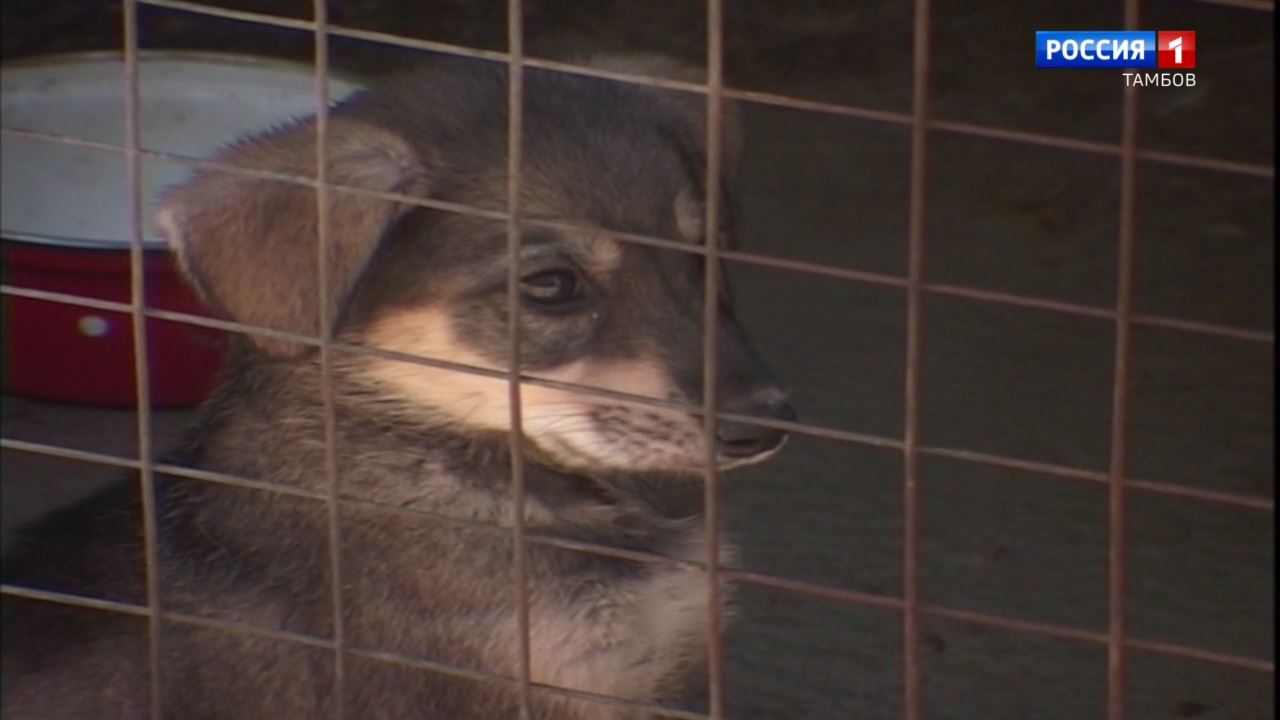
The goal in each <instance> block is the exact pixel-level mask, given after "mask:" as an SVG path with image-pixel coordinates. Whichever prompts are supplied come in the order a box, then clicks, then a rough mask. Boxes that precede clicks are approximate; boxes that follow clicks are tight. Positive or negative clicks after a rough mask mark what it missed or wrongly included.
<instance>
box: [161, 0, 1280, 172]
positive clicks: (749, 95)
mask: <svg viewBox="0 0 1280 720" xmlns="http://www.w3.org/2000/svg"><path fill="white" fill-rule="evenodd" d="M1198 1H1199V2H1215V1H1216V2H1217V3H1218V4H1230V5H1235V6H1237V7H1247V8H1250V9H1254V10H1263V11H1268V12H1269V11H1272V10H1273V9H1274V6H1273V4H1272V3H1266V2H1258V3H1251V2H1249V1H1248V0H1237V1H1236V2H1230V0H1198ZM139 4H143V5H150V6H153V7H160V8H169V9H172V10H181V11H185V12H190V13H194V14H199V15H208V16H212V17H220V18H223V19H227V20H239V21H244V22H252V23H256V24H261V25H270V26H275V27H281V28H288V29H293V30H304V31H308V32H317V31H318V30H319V28H318V26H317V25H316V23H314V22H312V21H310V20H297V19H292V18H285V17H280V16H277V15H268V14H264V13H256V12H251V11H245V10H232V9H228V8H220V7H215V6H212V5H206V4H203V3H197V2H185V1H183V0H139ZM324 30H325V32H327V33H328V34H329V35H333V36H335V37H345V38H350V39H353V40H365V41H371V42H377V43H382V44H385V45H392V46H396V47H403V48H407V49H415V50H424V51H428V52H436V53H442V54H448V55H457V56H462V57H471V58H476V59H481V60H491V61H495V62H503V63H508V64H510V63H512V62H517V63H518V64H520V65H521V66H524V67H532V68H541V69H545V70H555V71H559V72H565V73H571V74H577V75H584V76H590V77H599V78H604V79H609V80H616V81H619V82H626V83H631V84H636V85H647V86H651V87H658V88H666V89H671V90H681V91H686V92H694V93H706V92H707V86H706V85H704V84H699V83H690V82H682V81H679V80H672V79H670V78H663V77H658V76H653V75H643V74H635V73H622V72H613V71H604V70H597V69H594V68H589V67H584V66H581V65H576V64H573V63H566V62H559V61H554V60H542V59H538V58H533V57H529V56H528V55H522V56H521V57H519V58H515V59H513V58H512V57H511V56H510V55H508V54H507V53H505V52H502V51H498V50H482V49H477V48H470V47H466V46H463V45H455V44H452V43H442V42H433V41H429V40H419V39H416V38H409V37H404V36H400V35H394V34H391V33H382V32H375V31H370V30H360V29H358V28H349V27H344V26H340V25H332V24H326V25H325V27H324ZM723 95H724V97H725V98H730V99H734V100H745V101H749V102H755V103H759V104H762V105H772V106H777V107H786V108H791V109H796V110H811V111H815V112H822V113H826V114H832V115H843V116H847V117H857V118H862V119H866V120H874V121H879V122H888V123H894V124H898V125H910V124H911V123H912V122H913V118H912V116H911V114H910V113H906V112H895V111H890V110H880V109H875V108H863V107H857V106H852V105H842V104H839V103H825V102H820V101H812V100H805V99H802V98H796V97H791V96H787V95H778V94H774V93H765V92H755V91H747V90H739V89H734V88H729V87H726V88H724V90H723ZM927 126H928V127H929V129H931V130H940V131H944V132H953V133H959V134H964V135H975V136H982V137H988V138H993V139H1002V140H1008V141H1012V142H1020V143H1029V144H1035V145H1045V146H1050V147H1058V148H1063V149H1074V150H1083V151H1086V152H1093V153H1101V154H1106V155H1114V156H1117V157H1118V156H1119V155H1120V152H1121V148H1120V146H1119V145H1118V144H1111V143H1102V142H1092V141H1087V140H1078V139H1074V138H1068V137H1062V136H1056V135H1050V134H1042V133H1033V132H1024V131H1017V130H1008V129H1001V128H994V127H985V126H981V125H974V124H969V123H963V122H953V121H946V120H930V121H928V123H927ZM1138 157H1139V158H1140V159H1143V160H1151V161H1155V162H1161V163H1168V164H1175V165H1185V166H1188V167H1200V168H1204V169H1213V170H1220V171H1223V172H1234V173H1242V174H1248V175H1255V176H1258V177H1266V178H1274V177H1275V166H1274V165H1256V164H1250V163H1241V162H1235V161H1230V160H1221V159H1215V158H1204V157H1197V156H1193V155H1184V154H1180V153H1172V152H1166V151H1158V150H1157V151H1152V150H1139V151H1138Z"/></svg>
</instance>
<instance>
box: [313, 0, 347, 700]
mask: <svg viewBox="0 0 1280 720" xmlns="http://www.w3.org/2000/svg"><path fill="white" fill-rule="evenodd" d="M312 6H313V12H314V14H315V24H316V29H315V58H314V60H315V64H316V67H315V90H316V254H317V258H318V264H317V266H316V268H317V269H316V295H317V298H316V299H317V301H318V303H319V307H318V312H319V321H320V322H319V329H320V338H319V340H320V394H321V398H322V400H321V401H322V403H323V405H324V467H325V478H326V480H327V481H328V489H329V492H328V508H327V509H328V517H327V520H328V530H329V533H328V534H329V547H328V550H329V575H330V602H331V603H332V605H333V714H334V717H335V718H337V720H342V718H343V716H344V715H345V714H346V681H345V680H346V677H345V676H346V658H345V652H346V633H345V627H344V615H345V613H344V612H343V604H342V538H341V535H340V534H339V527H340V523H339V483H338V449H337V439H338V432H337V417H336V415H337V412H336V406H335V403H334V394H333V346H332V343H331V342H330V339H331V336H332V330H333V317H332V316H333V313H332V311H331V310H332V307H333V303H332V302H331V301H330V298H331V297H332V293H333V288H332V284H333V278H331V277H330V275H329V255H330V253H329V247H330V242H331V238H330V237H329V36H328V7H327V4H326V1H325V0H315V1H314V2H313V3H312Z"/></svg>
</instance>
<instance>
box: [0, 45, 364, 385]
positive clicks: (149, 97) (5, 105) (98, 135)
mask: <svg viewBox="0 0 1280 720" xmlns="http://www.w3.org/2000/svg"><path fill="white" fill-rule="evenodd" d="M0 88H2V92H0V120H2V122H3V127H4V128H6V129H8V130H18V131H28V132H31V133H39V134H43V135H56V136H61V137H64V138H72V139H75V140H82V141H88V143H91V144H89V145H85V144H77V143H75V142H68V141H56V140H50V139H46V138H37V137H33V136H29V135H15V134H10V133H6V134H4V135H3V136H0V137H2V140H3V146H2V147H0V165H2V166H3V172H2V175H0V248H2V249H0V256H2V260H3V279H4V283H5V285H6V286H9V287H11V288H20V289H26V290H34V291H52V292H58V293H66V294H71V295H76V296H79V297H83V298H88V299H91V300H103V301H111V302H116V303H128V302H129V301H130V297H131V292H132V284H131V274H130V268H131V253H130V248H131V242H132V240H131V238H132V237H133V223H132V217H133V203H132V194H131V189H132V188H131V183H130V181H129V175H128V167H129V166H128V160H127V157H126V154H125V153H123V152H121V151H118V150H113V149H111V147H115V148H123V147H125V146H126V144H127V142H126V131H125V108H126V106H125V92H126V88H125V64H124V61H123V59H122V57H121V56H120V55H119V54H115V53H88V54H83V53H81V54H72V55H64V56H51V57H42V58H35V59H28V60H23V61H20V62H16V63H7V64H5V65H4V66H3V67H0ZM138 88H139V96H140V98H139V111H138V116H137V117H138V135H139V146H140V147H141V148H143V149H144V150H146V151H154V152H158V153H164V154H167V155H172V156H181V157H188V158H205V157H208V156H210V155H211V154H212V153H213V151H214V150H216V149H217V148H218V147H220V146H221V145H223V144H225V143H227V142H228V141H230V140H232V139H234V138H236V137H238V136H241V135H243V134H245V133H248V132H253V131H255V130H261V129H265V128H267V127H270V126H272V125H275V124H278V123H281V122H284V121H287V120H290V119H292V118H296V117H301V116H305V115H308V114H310V113H312V112H314V108H315V79H314V74H313V71H312V69H311V67H310V66H308V65H301V64H293V63H286V62H280V61H275V60H264V59H261V58H252V57H245V56H235V55H220V54H212V53H187V52H144V53H142V54H141V55H140V57H139V61H138ZM355 89H356V86H355V85H354V84H352V83H350V82H348V81H345V80H342V79H340V78H334V79H333V80H331V87H330V95H331V97H333V98H341V97H342V96H344V95H346V94H349V93H350V92H352V91H353V90H355ZM107 146H111V147H107ZM139 171H140V172H139V179H140V185H141V208H140V209H141V215H140V218H141V220H142V225H143V227H142V233H143V253H142V255H143V268H144V269H143V278H144V289H145V305H146V307H147V308H148V309H156V310H167V311H175V312H181V313H188V314H193V315H202V316H212V313H211V312H210V311H209V310H208V309H206V308H204V307H202V305H201V303H200V301H199V300H198V299H197V298H196V296H195V294H194V293H193V292H192V291H191V290H190V289H189V288H188V287H187V286H186V284H185V283H184V282H183V280H182V278H181V276H180V275H179V273H178V272H177V269H176V264H175V262H174V260H173V258H172V256H171V255H170V253H169V251H168V249H167V247H166V246H165V244H164V242H163V240H162V239H161V238H160V237H159V234H158V233H157V232H156V229H155V227H154V226H153V224H152V222H151V215H152V213H153V208H154V203H155V200H156V198H157V196H158V194H159V192H160V191H161V190H162V189H163V188H164V187H166V186H168V185H171V184H173V183H177V182H181V181H182V180H183V179H185V178H186V177H188V176H189V174H190V172H191V168H190V166H189V165H186V164H183V163H181V162H175V161H173V160H164V159H160V158H157V157H155V156H149V155H140V156H139ZM3 300H4V308H3V353H4V391H5V392H8V393H13V394H17V395H24V396H28V397H34V398H40V399H45V400H56V401H64V402H74V403H81V404H92V405H108V406H130V405H134V404H135V403H136V398H137V390H136V385H135V355H134V339H133V320H132V316H131V314H130V313H128V312H120V311H118V310H112V309H102V308H95V307H86V306H83V305H74V304H68V303H65V302H55V301H52V300H48V299H40V298H33V297H29V296H21V295H14V294H9V293H6V294H5V295H4V297H3ZM145 329H146V342H147V376H148V377H149V383H148V388H149V391H150V398H151V402H152V404H154V405H156V406H185V405H191V404H194V403H197V402H199V401H200V400H202V399H203V398H204V397H205V396H206V395H207V394H208V392H209V391H210V390H211V389H212V386H213V383H214V381H215V379H216V376H217V373H218V369H219V367H220V365H221V362H222V351H221V346H222V342H223V339H224V334H223V333H222V332H221V331H219V330H214V329H210V328H207V327H201V326H197V325H192V324H189V323H182V322H176V321H171V320H163V319H159V318H147V319H146V321H145Z"/></svg>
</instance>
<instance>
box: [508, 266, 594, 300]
mask: <svg viewBox="0 0 1280 720" xmlns="http://www.w3.org/2000/svg"><path fill="white" fill-rule="evenodd" d="M520 292H521V293H522V294H523V295H524V297H525V299H526V300H529V301H531V302H533V303H536V304H538V305H543V306H546V307H563V306H567V305H569V304H571V303H573V302H575V301H577V300H578V299H579V298H580V297H582V281H581V280H580V279H579V278H578V274H577V273H575V272H574V271H572V270H543V271H542V272H536V273H533V274H532V275H526V276H524V278H522V279H521V280H520Z"/></svg>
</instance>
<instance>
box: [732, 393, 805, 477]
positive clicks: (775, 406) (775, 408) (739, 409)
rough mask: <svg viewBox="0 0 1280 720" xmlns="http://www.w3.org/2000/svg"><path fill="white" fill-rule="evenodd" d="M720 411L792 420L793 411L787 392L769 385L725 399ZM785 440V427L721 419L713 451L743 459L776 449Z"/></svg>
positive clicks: (770, 418)
mask: <svg viewBox="0 0 1280 720" xmlns="http://www.w3.org/2000/svg"><path fill="white" fill-rule="evenodd" d="M721 411H722V412H726V413H733V414H734V415H751V416H754V417H758V418H764V419H768V420H784V421H788V422H790V421H794V420H795V419H796V411H795V410H794V409H792V407H791V404H790V403H788V402H787V396H786V393H784V392H783V391H782V390H780V389H778V388H775V387H769V388H764V389H761V390H757V391H755V392H753V393H750V394H744V395H742V396H739V397H736V398H733V399H730V400H728V401H727V402H726V403H725V404H724V405H723V406H722V407H721ZM786 439H787V431H786V430H778V429H776V428H771V427H764V426H762V425H756V424H754V423H747V422H735V421H730V420H721V421H719V422H718V423H717V425H716V450H717V452H718V453H719V455H720V456H721V457H724V458H726V459H730V460H745V459H747V458H752V457H756V456H759V455H764V454H766V453H769V452H772V451H774V450H777V449H778V447H779V446H781V445H782V442H783V441H784V440H786Z"/></svg>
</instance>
